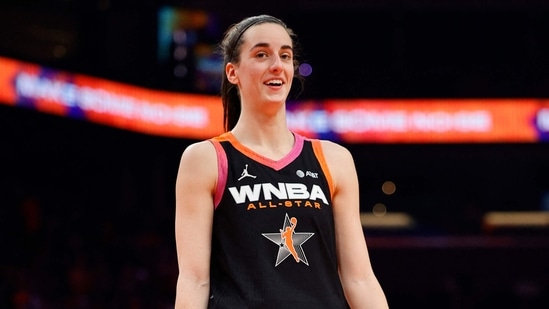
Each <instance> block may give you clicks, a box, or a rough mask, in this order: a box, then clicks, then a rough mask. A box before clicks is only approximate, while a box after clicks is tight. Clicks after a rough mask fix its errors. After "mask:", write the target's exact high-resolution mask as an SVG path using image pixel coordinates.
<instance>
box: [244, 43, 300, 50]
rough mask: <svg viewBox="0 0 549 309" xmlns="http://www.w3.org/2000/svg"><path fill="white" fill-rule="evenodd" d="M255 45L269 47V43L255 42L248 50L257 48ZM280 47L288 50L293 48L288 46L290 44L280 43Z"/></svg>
mask: <svg viewBox="0 0 549 309" xmlns="http://www.w3.org/2000/svg"><path fill="white" fill-rule="evenodd" d="M257 47H269V43H262V42H260V43H257V44H255V45H254V46H252V47H251V48H250V50H253V49H254V48H257ZM280 49H289V50H291V51H293V50H294V49H293V48H292V46H290V45H282V47H281V48H280Z"/></svg>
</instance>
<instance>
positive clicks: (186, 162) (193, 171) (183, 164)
mask: <svg viewBox="0 0 549 309" xmlns="http://www.w3.org/2000/svg"><path fill="white" fill-rule="evenodd" d="M178 174H179V175H180V176H183V175H187V176H189V177H192V180H193V182H195V181H199V180H202V181H208V179H210V180H211V179H212V178H213V177H215V176H216V175H217V153H216V151H215V147H214V145H213V144H212V143H211V142H210V141H200V142H196V143H193V144H190V145H189V146H187V148H185V150H184V151H183V153H182V155H181V161H180V163H179V173H178ZM199 176H200V177H199Z"/></svg>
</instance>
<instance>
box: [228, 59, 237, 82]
mask: <svg viewBox="0 0 549 309" xmlns="http://www.w3.org/2000/svg"><path fill="white" fill-rule="evenodd" d="M225 75H227V80H228V81H229V82H230V83H231V84H235V85H236V84H237V83H238V76H237V74H236V67H235V65H234V64H233V63H232V62H229V63H227V65H226V66H225Z"/></svg>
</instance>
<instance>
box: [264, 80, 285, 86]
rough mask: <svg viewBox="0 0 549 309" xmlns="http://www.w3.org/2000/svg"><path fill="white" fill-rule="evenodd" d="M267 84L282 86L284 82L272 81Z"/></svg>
mask: <svg viewBox="0 0 549 309" xmlns="http://www.w3.org/2000/svg"><path fill="white" fill-rule="evenodd" d="M267 84H269V85H276V86H280V85H282V81H281V80H271V81H269V82H268V83H267Z"/></svg>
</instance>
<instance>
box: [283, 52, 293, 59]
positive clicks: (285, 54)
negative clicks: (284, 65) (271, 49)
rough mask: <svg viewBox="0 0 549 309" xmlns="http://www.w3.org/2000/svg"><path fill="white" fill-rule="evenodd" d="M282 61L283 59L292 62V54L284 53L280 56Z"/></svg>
mask: <svg viewBox="0 0 549 309" xmlns="http://www.w3.org/2000/svg"><path fill="white" fill-rule="evenodd" d="M280 59H282V60H292V54H290V53H284V54H282V55H280Z"/></svg>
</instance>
